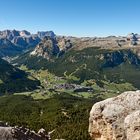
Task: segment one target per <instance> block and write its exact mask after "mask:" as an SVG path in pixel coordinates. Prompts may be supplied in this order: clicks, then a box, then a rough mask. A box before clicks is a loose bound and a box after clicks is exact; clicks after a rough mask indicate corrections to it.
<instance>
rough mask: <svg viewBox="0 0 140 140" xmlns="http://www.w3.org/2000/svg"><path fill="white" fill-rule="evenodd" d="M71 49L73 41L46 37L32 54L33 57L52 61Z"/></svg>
mask: <svg viewBox="0 0 140 140" xmlns="http://www.w3.org/2000/svg"><path fill="white" fill-rule="evenodd" d="M71 47H72V43H71V41H70V40H69V39H66V38H65V37H58V38H53V37H51V36H45V37H44V39H43V40H42V41H41V42H40V43H39V44H38V45H37V47H36V48H35V49H34V50H33V51H32V52H31V55H34V56H41V57H43V58H45V59H47V60H50V59H51V58H52V57H56V56H61V55H63V54H64V53H65V52H66V51H67V50H68V49H70V48H71Z"/></svg>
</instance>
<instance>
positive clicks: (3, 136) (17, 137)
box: [0, 123, 55, 140]
mask: <svg viewBox="0 0 140 140" xmlns="http://www.w3.org/2000/svg"><path fill="white" fill-rule="evenodd" d="M54 131H55V130H53V131H51V132H46V131H45V129H43V128H41V129H40V130H39V131H38V132H37V133H36V132H35V131H33V130H30V129H28V128H25V127H18V126H15V127H11V126H8V125H1V123H0V140H51V137H50V135H51V134H52V133H53V132H54Z"/></svg>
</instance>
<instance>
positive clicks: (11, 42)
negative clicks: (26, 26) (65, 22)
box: [0, 30, 56, 57]
mask: <svg viewBox="0 0 140 140" xmlns="http://www.w3.org/2000/svg"><path fill="white" fill-rule="evenodd" d="M45 36H50V37H51V38H55V36H56V35H55V34H54V32H53V31H46V32H37V33H36V34H31V33H30V32H28V31H26V30H23V31H17V30H4V31H0V57H5V56H14V55H17V54H19V53H22V52H24V51H27V50H28V49H30V48H32V47H35V46H36V45H37V44H38V43H39V42H40V41H41V39H43V38H44V37H45Z"/></svg>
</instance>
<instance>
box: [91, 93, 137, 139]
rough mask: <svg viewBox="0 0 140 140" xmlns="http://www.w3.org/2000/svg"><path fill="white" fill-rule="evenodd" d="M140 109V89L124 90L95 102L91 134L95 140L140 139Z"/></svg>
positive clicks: (92, 110)
mask: <svg viewBox="0 0 140 140" xmlns="http://www.w3.org/2000/svg"><path fill="white" fill-rule="evenodd" d="M139 111H140V91H129V92H124V93H122V94H121V95H119V96H117V97H114V98H109V99H106V100H104V101H101V102H98V103H96V104H94V105H93V107H92V109H91V112H90V118H89V133H90V136H91V137H92V138H93V139H95V140H140V114H139ZM132 118H133V119H132Z"/></svg>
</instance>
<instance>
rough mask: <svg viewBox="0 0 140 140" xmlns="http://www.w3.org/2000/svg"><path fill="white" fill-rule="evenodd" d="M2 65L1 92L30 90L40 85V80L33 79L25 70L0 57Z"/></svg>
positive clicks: (0, 70)
mask: <svg viewBox="0 0 140 140" xmlns="http://www.w3.org/2000/svg"><path fill="white" fill-rule="evenodd" d="M0 66H1V68H0V81H1V82H0V94H6V93H7V94H8V93H13V92H23V91H30V90H33V89H35V88H37V86H38V85H39V81H37V80H36V79H33V80H32V79H31V78H29V77H28V75H27V74H26V73H25V72H24V71H21V70H19V69H17V68H15V67H13V66H12V65H10V64H9V63H8V62H6V61H4V60H2V59H0Z"/></svg>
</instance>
